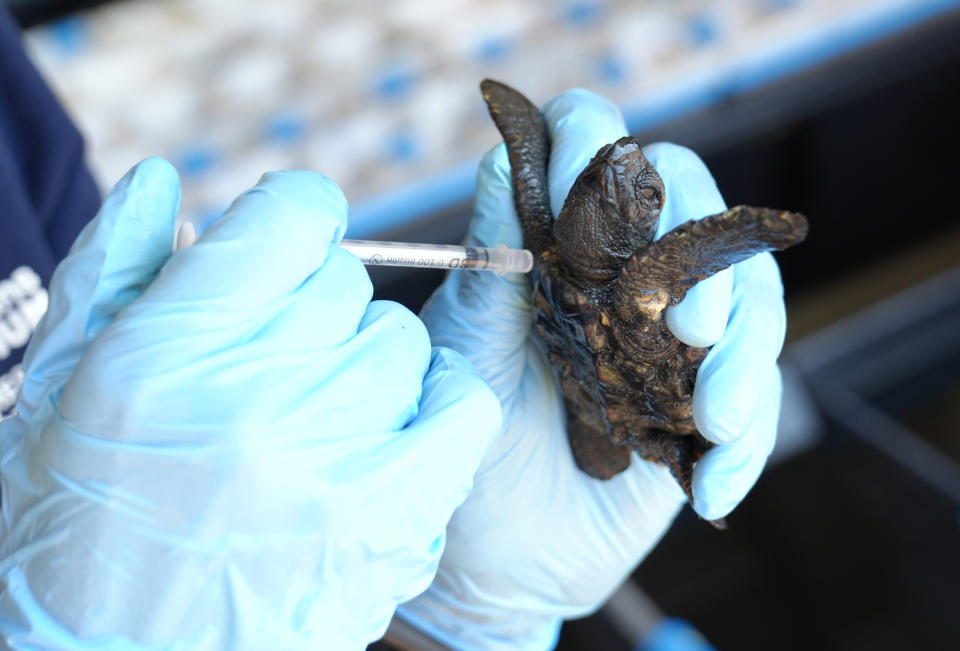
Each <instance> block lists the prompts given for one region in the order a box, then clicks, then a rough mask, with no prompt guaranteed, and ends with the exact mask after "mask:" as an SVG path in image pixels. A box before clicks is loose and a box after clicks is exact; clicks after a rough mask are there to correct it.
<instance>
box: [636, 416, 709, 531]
mask: <svg viewBox="0 0 960 651" xmlns="http://www.w3.org/2000/svg"><path fill="white" fill-rule="evenodd" d="M651 441H655V442H656V443H655V444H654V445H652V446H651ZM709 448H710V444H709V443H707V442H706V441H705V440H704V439H703V438H702V437H700V436H683V435H677V434H674V433H672V432H664V431H659V430H651V431H650V432H648V440H647V443H646V445H644V446H643V447H642V449H639V450H638V451H639V452H640V454H641V456H648V455H650V454H651V453H652V454H653V455H654V459H653V460H654V461H658V462H660V463H662V464H664V465H665V466H666V467H667V468H669V470H670V474H671V475H673V477H674V479H676V480H677V483H678V484H680V488H681V489H683V493H684V495H686V496H687V499H688V500H689V501H690V505H691V506H692V505H693V466H694V464H696V463H697V461H699V460H700V457H702V456H703V453H704V452H706V451H707V450H708V449H709ZM707 522H709V523H710V524H712V525H713V526H714V527H716V528H717V529H726V528H727V522H726V520H724V519H723V518H718V519H716V520H707Z"/></svg>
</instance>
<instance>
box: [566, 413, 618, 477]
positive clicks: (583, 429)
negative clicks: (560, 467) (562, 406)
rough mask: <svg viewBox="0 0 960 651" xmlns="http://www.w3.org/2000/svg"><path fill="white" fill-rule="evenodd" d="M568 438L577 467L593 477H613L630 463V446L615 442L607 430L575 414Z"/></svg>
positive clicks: (569, 426) (570, 419) (568, 427)
mask: <svg viewBox="0 0 960 651" xmlns="http://www.w3.org/2000/svg"><path fill="white" fill-rule="evenodd" d="M568 413H569V412H568ZM567 437H568V439H569V440H570V449H571V450H572V451H573V458H574V460H575V461H576V462H577V467H578V468H580V470H582V471H583V472H585V473H587V474H588V475H590V476H591V477H596V478H597V479H610V478H611V477H613V476H614V475H617V474H619V473H621V472H623V471H624V470H626V469H627V467H628V466H629V465H630V448H629V447H627V446H626V445H617V444H615V443H614V442H613V441H612V440H610V435H609V434H607V433H606V432H605V431H603V430H599V429H596V428H594V427H591V426H590V425H588V424H587V423H585V422H583V421H582V420H581V419H580V418H578V417H577V416H574V415H573V414H571V415H570V417H569V421H568V423H567Z"/></svg>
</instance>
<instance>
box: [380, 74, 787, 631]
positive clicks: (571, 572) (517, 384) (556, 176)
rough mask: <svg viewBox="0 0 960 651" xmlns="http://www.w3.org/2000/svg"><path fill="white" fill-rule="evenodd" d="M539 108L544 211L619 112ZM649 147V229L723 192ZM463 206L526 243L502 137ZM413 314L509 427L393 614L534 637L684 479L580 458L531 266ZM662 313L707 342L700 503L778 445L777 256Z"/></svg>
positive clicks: (673, 222) (695, 163) (464, 278)
mask: <svg viewBox="0 0 960 651" xmlns="http://www.w3.org/2000/svg"><path fill="white" fill-rule="evenodd" d="M543 113H544V115H545V117H546V119H547V123H548V128H549V132H550V136H551V139H552V151H551V158H550V169H549V183H550V197H551V200H552V204H553V212H554V215H556V214H557V213H558V212H559V210H560V208H561V205H562V203H563V201H564V199H565V198H566V195H567V192H568V191H569V189H570V186H571V185H572V184H573V181H574V179H575V178H576V176H577V175H578V174H579V172H580V170H582V169H583V168H584V167H585V166H586V164H587V162H588V161H589V160H590V159H591V158H592V157H593V155H594V153H595V152H596V151H597V150H598V149H599V148H600V147H601V146H602V145H604V144H606V143H610V142H613V141H615V140H616V139H618V138H620V137H621V136H623V135H625V134H626V128H625V127H624V123H623V119H622V117H621V115H620V112H619V111H618V110H617V108H616V107H615V106H614V105H613V104H611V103H610V102H609V101H607V100H605V99H603V98H601V97H599V96H597V95H594V94H592V93H589V92H586V91H582V90H576V91H570V92H567V93H564V94H562V95H560V96H558V97H556V98H554V99H553V100H551V101H550V102H548V103H547V104H546V106H545V107H544V108H543ZM644 151H645V152H646V155H647V157H648V158H649V159H650V161H651V162H652V163H653V165H654V166H655V167H656V169H657V170H658V171H659V173H660V175H661V177H663V182H664V185H665V187H666V197H667V198H666V206H665V208H664V210H663V213H662V217H661V222H660V229H659V232H658V236H660V235H663V233H665V232H667V231H669V230H671V229H672V228H674V227H675V226H677V225H678V224H680V223H682V222H684V221H686V220H690V219H698V218H701V217H704V216H707V215H710V214H713V213H717V212H721V211H722V210H724V209H725V205H724V202H723V199H722V198H721V197H720V193H719V192H718V190H717V187H716V184H715V183H714V181H713V178H712V177H711V176H710V173H709V172H708V171H707V169H706V167H705V166H704V164H703V162H702V161H701V160H700V159H699V158H698V157H697V156H696V155H695V154H694V153H693V152H691V151H689V150H687V149H684V148H682V147H678V146H675V145H670V144H656V145H651V146H649V147H646V148H645V150H644ZM474 214H475V217H474V219H473V222H472V223H471V226H470V236H469V239H470V241H471V242H472V243H474V244H477V245H481V246H493V245H495V244H498V243H501V242H502V243H505V244H506V245H507V246H511V247H519V246H521V243H522V242H521V240H522V237H521V231H520V226H519V224H518V222H517V218H516V214H515V211H514V206H513V197H512V191H511V181H510V174H509V163H508V162H507V156H506V151H505V149H504V147H503V146H502V145H501V146H499V147H497V148H495V149H494V150H493V151H491V152H490V153H489V154H488V155H487V156H486V158H485V159H484V160H483V162H482V163H481V166H480V171H479V174H478V188H477V197H476V204H475V213H474ZM421 317H422V318H423V319H424V322H425V323H426V324H427V329H428V330H429V331H430V334H431V337H432V338H433V341H434V342H435V343H436V344H438V345H445V346H450V347H451V348H453V349H455V350H458V351H460V352H462V353H463V354H464V355H466V357H467V358H468V359H470V360H471V361H472V362H473V363H474V364H475V365H476V367H477V368H478V370H479V371H480V374H481V375H482V376H483V377H484V378H485V379H486V380H487V382H489V383H490V385H491V387H492V388H493V390H494V392H496V394H497V395H498V397H499V398H500V403H501V405H502V406H503V414H504V428H503V431H502V432H501V434H500V436H499V437H498V438H497V439H496V440H495V441H494V443H493V445H492V446H491V448H490V450H489V452H488V453H487V456H486V458H485V459H484V461H483V463H482V465H481V466H480V471H479V472H478V474H477V479H476V485H475V487H474V490H473V492H472V493H471V494H470V497H469V498H468V499H467V501H466V502H465V503H464V504H463V506H461V507H460V508H459V509H458V510H457V512H456V513H455V514H454V516H453V518H452V520H451V522H450V525H449V526H448V528H447V541H448V545H447V549H446V551H445V552H444V556H443V559H442V560H441V563H440V569H439V571H438V574H437V577H436V579H435V580H434V582H433V584H432V585H431V587H430V589H429V590H428V591H427V592H426V593H424V594H423V595H421V596H420V597H418V598H417V599H415V600H414V601H412V602H410V603H408V604H405V605H403V606H401V608H400V610H399V611H398V614H399V615H400V616H401V617H403V618H404V619H406V620H407V621H409V622H410V623H411V624H413V625H415V626H417V627H418V628H420V629H422V630H423V631H424V632H427V633H429V634H431V635H433V636H435V637H436V638H438V639H440V640H442V641H444V642H446V643H447V644H449V645H450V646H452V647H454V648H464V649H487V648H500V647H505V648H507V647H509V648H524V649H543V648H547V647H549V646H550V645H551V644H553V643H554V640H555V636H556V635H557V632H558V629H559V626H560V621H561V620H562V619H563V618H569V617H576V616H580V615H583V614H586V613H589V612H591V611H593V610H595V609H596V608H598V607H599V606H600V605H601V604H603V603H604V601H605V600H606V599H607V597H608V596H609V594H610V593H611V592H612V591H613V590H614V589H615V588H616V587H617V586H618V585H619V584H620V583H621V581H622V580H623V579H624V577H626V576H627V575H628V574H629V573H630V572H631V570H632V569H633V568H634V567H635V566H636V565H637V563H638V562H639V561H640V560H641V559H642V558H643V557H644V556H646V554H647V553H648V552H649V551H650V549H651V548H652V547H653V546H654V545H655V544H656V543H657V541H658V540H659V539H660V537H661V536H662V535H663V533H664V532H665V531H666V529H667V528H668V527H669V526H670V523H671V522H672V521H673V518H674V516H675V515H676V514H677V511H678V510H679V508H680V507H681V505H682V504H683V503H684V495H683V493H682V492H681V490H680V487H679V485H678V484H677V482H676V480H675V479H674V478H673V477H672V476H671V475H670V473H669V471H668V470H667V469H666V468H665V467H662V466H659V465H655V464H652V463H648V462H646V461H643V460H641V459H640V458H639V457H638V456H637V455H636V454H634V458H633V461H632V463H631V465H630V468H629V469H628V470H627V471H625V472H623V473H621V474H619V475H617V476H615V477H614V478H613V479H610V480H608V481H601V480H597V479H593V478H592V477H589V476H588V475H586V474H585V473H583V472H582V471H580V470H579V469H578V468H577V466H576V464H575V463H574V460H573V456H572V453H571V452H570V448H569V445H568V443H567V436H566V431H565V429H566V414H565V412H564V406H563V401H562V399H561V395H560V392H559V389H558V387H557V386H556V384H555V383H554V380H553V377H552V374H551V371H550V369H549V368H548V363H547V361H546V356H545V354H544V352H542V350H541V347H540V346H539V344H538V343H537V342H536V341H535V340H534V338H533V336H532V332H531V325H532V322H533V310H532V306H531V288H530V281H529V279H528V278H527V277H526V276H520V275H510V276H507V277H498V276H496V275H494V274H481V273H467V272H457V273H451V274H450V275H449V276H448V277H447V279H446V281H445V282H444V284H443V285H442V286H441V287H440V288H439V289H438V290H437V292H436V293H435V294H434V295H433V297H432V298H431V299H430V301H429V302H428V304H427V305H426V306H425V307H424V310H423V313H422V314H421ZM666 318H667V323H668V325H669V327H670V329H671V331H672V332H673V333H674V334H675V335H676V336H677V337H678V338H680V339H681V340H683V341H684V342H686V343H688V344H691V345H698V346H707V345H710V344H714V347H713V349H712V350H711V351H710V353H709V354H708V356H707V358H706V360H705V361H704V363H703V365H702V367H701V368H700V372H699V375H698V378H697V384H696V389H695V392H694V396H693V403H694V418H695V421H696V424H697V426H698V428H699V429H700V431H701V432H702V433H703V435H704V436H705V437H707V438H708V439H710V440H711V441H714V442H715V443H717V444H718V445H717V447H715V448H713V449H712V450H710V451H709V452H708V453H707V454H706V455H705V456H704V457H703V458H702V459H701V460H700V461H699V462H698V464H697V466H696V468H695V470H694V475H693V493H694V498H695V504H694V508H695V509H696V511H697V512H698V513H699V514H700V515H701V516H702V517H703V518H706V519H711V520H712V519H715V518H720V517H722V516H725V515H726V514H728V513H729V512H730V511H731V510H732V509H733V508H734V507H735V506H736V505H737V504H738V503H739V502H740V500H742V499H743V497H744V496H745V495H746V493H747V491H748V490H749V489H750V487H751V486H752V485H753V483H754V482H755V481H756V479H757V476H758V475H759V474H760V471H761V469H762V467H763V465H764V461H765V459H766V458H767V456H768V454H769V452H770V450H771V447H772V446H773V441H774V436H775V432H776V422H777V414H778V411H779V403H780V376H779V372H778V370H777V366H776V359H777V355H778V353H779V351H780V347H781V344H782V341H783V335H784V327H785V317H784V307H783V301H782V287H781V284H780V277H779V273H778V271H777V267H776V264H775V263H774V261H773V258H772V257H771V256H770V255H769V254H764V255H758V256H756V257H754V258H752V259H750V260H748V261H746V262H743V263H741V264H738V265H736V266H735V267H733V268H731V269H728V270H726V271H723V272H722V273H719V274H717V275H716V276H713V277H712V278H710V279H708V280H705V281H704V282H702V283H700V284H699V285H697V286H696V287H695V288H694V289H693V290H692V291H691V292H689V293H688V295H687V297H686V299H685V300H684V301H683V302H682V303H681V304H680V305H678V306H676V307H675V308H668V311H667V316H666ZM703 526H704V527H706V526H709V525H707V524H704V525H703Z"/></svg>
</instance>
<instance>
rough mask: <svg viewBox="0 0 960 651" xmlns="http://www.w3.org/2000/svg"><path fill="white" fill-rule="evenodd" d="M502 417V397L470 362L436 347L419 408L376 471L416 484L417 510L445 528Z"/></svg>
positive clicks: (385, 451)
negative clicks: (498, 396)
mask: <svg viewBox="0 0 960 651" xmlns="http://www.w3.org/2000/svg"><path fill="white" fill-rule="evenodd" d="M501 419H502V414H501V408H500V402H499V401H498V400H497V398H496V396H495V395H494V394H493V392H492V391H491V390H490V388H489V387H488V386H487V385H486V383H484V381H483V380H482V379H481V378H480V376H479V375H478V374H477V371H476V369H474V368H473V366H472V365H471V364H470V362H468V361H467V360H466V359H465V358H464V357H463V356H462V355H460V354H459V353H456V352H454V351H452V350H450V349H449V348H434V349H433V353H432V355H431V358H430V368H429V370H428V371H427V373H426V375H425V376H424V378H423V394H422V396H421V398H420V403H419V410H418V413H417V415H416V417H415V418H414V419H413V420H412V421H411V422H410V423H409V425H408V426H407V427H406V429H404V431H403V432H401V433H400V435H399V436H397V437H396V438H394V439H393V441H392V442H391V444H390V445H388V446H386V447H384V448H383V449H382V454H381V455H378V458H377V459H376V461H375V462H374V463H375V464H376V465H377V471H376V472H378V473H380V472H382V473H385V475H384V476H388V475H392V476H395V479H396V482H395V483H394V482H393V481H391V482H388V484H387V485H397V486H403V485H406V486H408V487H410V490H412V491H413V492H414V493H415V495H411V496H410V497H411V498H412V501H411V503H410V509H411V513H414V512H415V513H416V514H417V515H418V517H420V518H424V519H427V520H428V521H430V522H431V526H432V527H434V528H435V529H436V530H437V531H438V533H439V532H440V531H442V529H443V528H444V527H445V526H446V523H447V520H449V518H450V515H451V514H452V513H453V510H454V509H455V508H456V507H457V506H459V505H460V504H461V503H462V502H463V500H465V499H466V497H467V495H468V494H469V492H470V489H471V487H472V485H473V477H474V474H475V473H476V471H477V468H478V467H479V466H480V462H481V460H482V459H483V457H484V454H485V453H486V451H487V448H488V446H489V445H490V442H491V440H492V439H493V437H494V436H495V435H496V434H497V433H498V432H499V431H500V426H501V422H502V421H501ZM404 478H405V480H404V481H402V482H401V479H404Z"/></svg>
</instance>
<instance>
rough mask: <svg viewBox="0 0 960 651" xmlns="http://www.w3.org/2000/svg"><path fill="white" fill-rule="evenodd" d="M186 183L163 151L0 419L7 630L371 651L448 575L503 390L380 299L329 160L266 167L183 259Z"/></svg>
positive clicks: (77, 641) (118, 196)
mask: <svg viewBox="0 0 960 651" xmlns="http://www.w3.org/2000/svg"><path fill="white" fill-rule="evenodd" d="M178 201H179V185H178V182H177V178H176V174H175V172H174V171H173V168H172V167H171V166H170V165H169V164H168V163H166V162H164V161H162V160H160V159H150V160H147V161H145V162H143V163H141V164H140V165H139V166H138V167H136V168H135V169H134V170H132V171H131V172H130V173H129V174H128V175H127V176H126V177H125V178H124V179H123V180H122V181H121V182H120V183H119V185H118V186H117V187H116V188H115V189H114V191H113V192H112V193H111V195H110V196H109V197H108V198H107V200H106V203H105V204H104V206H103V208H102V209H101V211H100V213H99V215H98V217H97V219H96V220H95V221H93V222H92V223H91V224H89V225H88V226H87V228H86V229H85V230H84V231H83V233H82V234H81V235H80V237H79V239H78V240H77V242H76V244H75V245H74V247H73V249H72V250H71V252H70V255H69V257H68V258H67V259H66V260H65V261H64V262H63V263H62V264H61V265H60V267H59V268H58V269H57V271H56V273H55V275H54V278H53V280H52V282H51V287H50V297H51V299H50V308H49V311H48V313H47V315H46V317H45V318H44V320H43V321H42V322H41V324H40V326H39V328H38V330H37V332H36V335H35V336H34V339H33V341H32V342H31V344H30V346H29V350H28V352H27V355H26V360H25V369H26V378H25V382H24V385H23V391H22V394H21V398H20V401H19V403H18V409H19V414H18V415H17V416H16V417H15V418H12V419H8V420H6V421H4V422H3V423H2V425H0V441H2V445H3V448H2V449H3V457H2V473H3V525H4V527H5V529H6V531H5V534H6V537H5V540H4V541H3V545H2V550H0V551H2V553H0V634H2V640H3V643H2V644H0V646H4V648H10V649H39V648H43V649H48V648H70V649H146V648H149V649H191V650H192V649H257V650H259V649H319V648H323V649H347V648H350V649H361V648H363V646H364V645H365V644H366V643H367V642H369V641H371V640H374V639H376V638H378V637H379V636H380V635H382V634H383V631H384V630H385V629H386V626H387V624H388V622H389V620H390V617H391V615H392V614H393V611H394V608H395V606H396V604H397V603H398V602H401V601H405V600H407V599H410V598H411V597H413V596H414V595H416V594H417V593H419V592H421V591H422V590H424V589H425V588H426V587H427V586H428V585H429V583H430V581H431V579H432V577H433V574H434V571H435V569H436V565H437V562H438V560H439V558H440V554H441V552H442V550H443V547H444V528H445V526H446V524H447V520H448V519H449V517H450V514H451V513H452V512H453V510H454V508H456V506H457V505H458V504H460V503H461V502H462V501H463V500H464V498H465V497H466V496H467V494H468V492H469V491H470V488H471V485H472V480H473V475H474V473H475V471H476V469H477V466H478V464H479V463H480V461H481V459H482V457H483V454H484V452H485V451H486V448H487V446H488V444H489V441H490V439H491V437H492V436H494V434H495V433H496V431H498V430H499V427H500V406H499V404H498V403H497V400H496V398H495V396H494V395H493V394H492V393H491V392H490V390H489V388H487V387H486V385H485V384H484V383H483V382H482V381H481V380H480V378H479V377H478V376H477V375H476V372H475V371H474V370H473V369H472V367H471V366H470V365H469V364H468V363H467V362H466V361H464V359H463V358H462V357H460V356H459V355H457V354H456V353H454V352H452V351H449V350H445V349H436V350H434V351H433V352H432V354H431V349H430V341H429V339H428V336H427V331H426V329H425V328H424V327H423V324H422V323H421V322H420V321H419V320H418V319H417V318H416V317H415V316H414V315H413V314H412V313H410V312H409V311H407V310H406V309H404V308H403V307H401V306H399V305H396V304H393V303H388V302H374V303H370V296H371V293H372V288H371V285H370V280H369V278H368V276H367V273H366V271H365V270H364V267H363V265H362V264H361V263H360V261H359V260H358V259H357V258H355V257H353V256H352V255H350V254H348V253H347V252H345V251H344V250H343V249H341V248H340V247H339V246H337V245H336V242H338V241H339V239H340V237H341V235H342V234H343V232H344V230H345V227H346V216H347V205H346V201H345V199H344V197H343V194H342V193H341V192H340V190H339V188H337V187H336V185H334V184H333V183H332V182H331V181H330V180H328V179H327V178H325V177H322V176H320V175H318V174H314V173H311V172H280V173H273V174H268V175H266V176H264V177H263V179H262V180H261V181H260V183H259V185H257V186H256V187H255V188H253V189H252V190H250V191H248V192H247V193H245V194H244V195H242V196H241V197H240V198H239V199H237V201H236V202H234V204H233V205H232V206H231V207H230V209H229V210H228V211H227V213H226V215H225V216H224V217H223V219H222V220H221V221H219V222H218V223H217V224H216V225H215V226H213V227H212V228H210V229H209V230H208V231H207V232H206V233H204V234H203V236H202V237H201V238H200V239H199V241H198V242H197V243H196V244H195V245H194V246H192V247H190V248H188V249H184V250H182V251H179V252H178V253H176V254H174V255H173V256H172V257H171V256H170V248H171V240H172V236H173V225H174V217H175V214H176V212H177V206H178ZM168 258H169V259H168Z"/></svg>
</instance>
